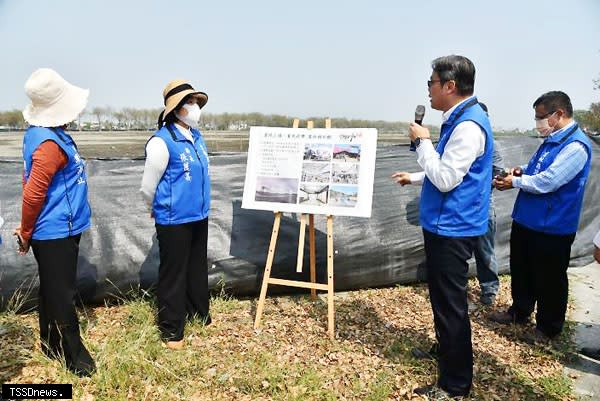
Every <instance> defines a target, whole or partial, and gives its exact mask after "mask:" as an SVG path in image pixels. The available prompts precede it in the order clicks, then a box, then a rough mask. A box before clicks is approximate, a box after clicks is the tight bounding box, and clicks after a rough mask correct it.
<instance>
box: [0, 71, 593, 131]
mask: <svg viewBox="0 0 600 401" xmlns="http://www.w3.org/2000/svg"><path fill="white" fill-rule="evenodd" d="M599 86H600V81H598V82H597V83H596V88H597V89H598V88H599ZM160 111H161V109H134V108H130V107H126V108H122V109H113V108H112V107H94V108H93V109H91V110H85V111H84V112H83V113H81V115H80V116H79V118H78V120H77V121H74V122H73V123H72V124H71V126H70V127H69V129H71V130H82V131H136V130H145V131H146V130H147V131H152V130H155V129H156V122H157V118H158V114H159V113H160ZM574 114H575V116H574V117H575V119H576V120H577V121H578V122H579V124H580V125H581V126H582V128H583V129H585V130H586V131H587V132H588V133H590V134H591V133H599V132H600V102H599V103H592V105H591V106H590V108H589V109H588V110H575V112H574ZM293 119H294V117H291V116H286V115H281V114H262V113H204V114H202V117H201V119H200V128H201V129H203V130H219V131H247V130H249V129H250V127H251V126H266V127H291V126H292V123H293ZM308 120H312V121H313V122H314V126H315V127H316V128H319V127H325V117H309V118H306V119H301V120H300V127H306V122H307V121H308ZM331 124H332V127H335V128H365V127H367V128H377V130H378V131H379V132H382V133H385V132H408V123H407V122H401V121H383V120H358V119H354V120H352V119H347V118H332V119H331ZM25 128H27V124H26V123H25V121H24V120H23V115H22V114H21V110H9V111H0V129H1V130H4V131H6V130H22V129H25ZM430 129H431V130H432V133H433V134H434V135H435V134H436V133H438V132H439V128H438V127H432V126H430ZM502 133H503V134H518V133H522V132H521V131H520V130H513V131H503V132H502Z"/></svg>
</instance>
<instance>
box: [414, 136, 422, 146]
mask: <svg viewBox="0 0 600 401" xmlns="http://www.w3.org/2000/svg"><path fill="white" fill-rule="evenodd" d="M420 144H421V137H420V136H418V137H416V138H415V148H418V147H419V145H420Z"/></svg>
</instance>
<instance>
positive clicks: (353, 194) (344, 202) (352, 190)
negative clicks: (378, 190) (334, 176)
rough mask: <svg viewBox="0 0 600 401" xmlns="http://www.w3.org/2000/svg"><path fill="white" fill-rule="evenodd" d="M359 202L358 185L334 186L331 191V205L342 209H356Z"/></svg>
mask: <svg viewBox="0 0 600 401" xmlns="http://www.w3.org/2000/svg"><path fill="white" fill-rule="evenodd" d="M357 201H358V187H357V186H356V185H332V186H331V188H330V190H329V205H330V206H340V207H354V206H356V202H357Z"/></svg>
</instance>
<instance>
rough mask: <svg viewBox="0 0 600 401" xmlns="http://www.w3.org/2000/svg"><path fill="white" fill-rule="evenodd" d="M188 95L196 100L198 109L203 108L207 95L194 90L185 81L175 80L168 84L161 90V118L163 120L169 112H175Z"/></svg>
mask: <svg viewBox="0 0 600 401" xmlns="http://www.w3.org/2000/svg"><path fill="white" fill-rule="evenodd" d="M188 95H192V96H194V97H195V98H196V99H198V106H200V108H202V107H204V105H205V104H206V102H208V95H207V94H206V93H204V92H200V91H197V90H194V88H193V87H192V85H190V84H188V83H187V81H185V80H183V79H176V80H173V81H171V82H169V83H168V84H167V86H165V89H164V90H163V98H164V100H165V109H164V110H163V112H162V113H161V116H162V117H163V118H164V117H166V116H167V115H168V114H169V113H170V112H172V111H173V110H175V108H177V106H178V105H179V103H181V102H182V101H183V99H184V98H185V97H186V96H188Z"/></svg>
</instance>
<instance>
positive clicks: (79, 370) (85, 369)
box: [69, 361, 96, 377]
mask: <svg viewBox="0 0 600 401" xmlns="http://www.w3.org/2000/svg"><path fill="white" fill-rule="evenodd" d="M69 370H70V371H71V372H73V374H75V375H77V376H79V377H91V376H92V375H93V374H94V373H95V372H96V364H95V363H94V361H91V363H81V362H80V363H77V364H76V365H73V366H70V367H69Z"/></svg>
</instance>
